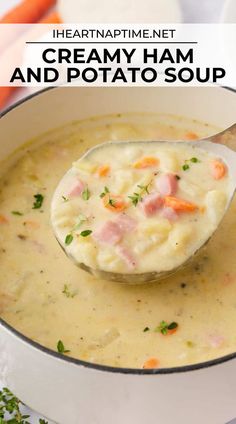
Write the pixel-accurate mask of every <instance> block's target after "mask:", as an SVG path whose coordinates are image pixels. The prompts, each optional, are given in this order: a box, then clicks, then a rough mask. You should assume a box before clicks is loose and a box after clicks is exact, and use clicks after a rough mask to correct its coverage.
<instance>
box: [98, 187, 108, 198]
mask: <svg viewBox="0 0 236 424" xmlns="http://www.w3.org/2000/svg"><path fill="white" fill-rule="evenodd" d="M107 193H110V191H109V188H108V187H104V190H103V192H102V193H101V194H100V197H101V199H102V198H103V197H105V196H106V194H107Z"/></svg>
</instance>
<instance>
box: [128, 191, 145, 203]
mask: <svg viewBox="0 0 236 424" xmlns="http://www.w3.org/2000/svg"><path fill="white" fill-rule="evenodd" d="M128 198H129V199H130V200H131V202H132V203H133V205H134V206H137V204H138V202H140V201H141V200H142V195H141V193H134V194H133V196H128Z"/></svg>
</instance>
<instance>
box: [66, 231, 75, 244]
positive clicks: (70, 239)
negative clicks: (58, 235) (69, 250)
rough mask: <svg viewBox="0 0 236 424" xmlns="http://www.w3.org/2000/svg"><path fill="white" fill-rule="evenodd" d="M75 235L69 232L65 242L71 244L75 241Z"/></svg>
mask: <svg viewBox="0 0 236 424" xmlns="http://www.w3.org/2000/svg"><path fill="white" fill-rule="evenodd" d="M73 238H74V237H73V236H72V234H67V236H66V238H65V244H67V246H68V245H69V244H71V243H72V241H73Z"/></svg>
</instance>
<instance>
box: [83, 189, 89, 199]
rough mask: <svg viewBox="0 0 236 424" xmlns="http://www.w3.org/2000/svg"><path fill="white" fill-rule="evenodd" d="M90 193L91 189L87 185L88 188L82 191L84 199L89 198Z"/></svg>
mask: <svg viewBox="0 0 236 424" xmlns="http://www.w3.org/2000/svg"><path fill="white" fill-rule="evenodd" d="M90 195H91V193H90V191H89V189H88V187H87V188H86V189H85V190H84V191H83V193H82V199H84V200H89V198H90Z"/></svg>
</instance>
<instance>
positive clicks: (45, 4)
mask: <svg viewBox="0 0 236 424" xmlns="http://www.w3.org/2000/svg"><path fill="white" fill-rule="evenodd" d="M55 3H56V0H23V1H21V2H20V3H19V4H18V5H17V6H15V7H14V8H13V9H11V10H10V11H9V12H8V13H6V14H5V15H4V16H3V18H2V19H0V24H33V23H36V22H38V21H39V19H40V18H41V17H42V16H43V15H44V14H45V13H46V12H47V11H48V10H49V9H50V7H52V6H54V4H55Z"/></svg>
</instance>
